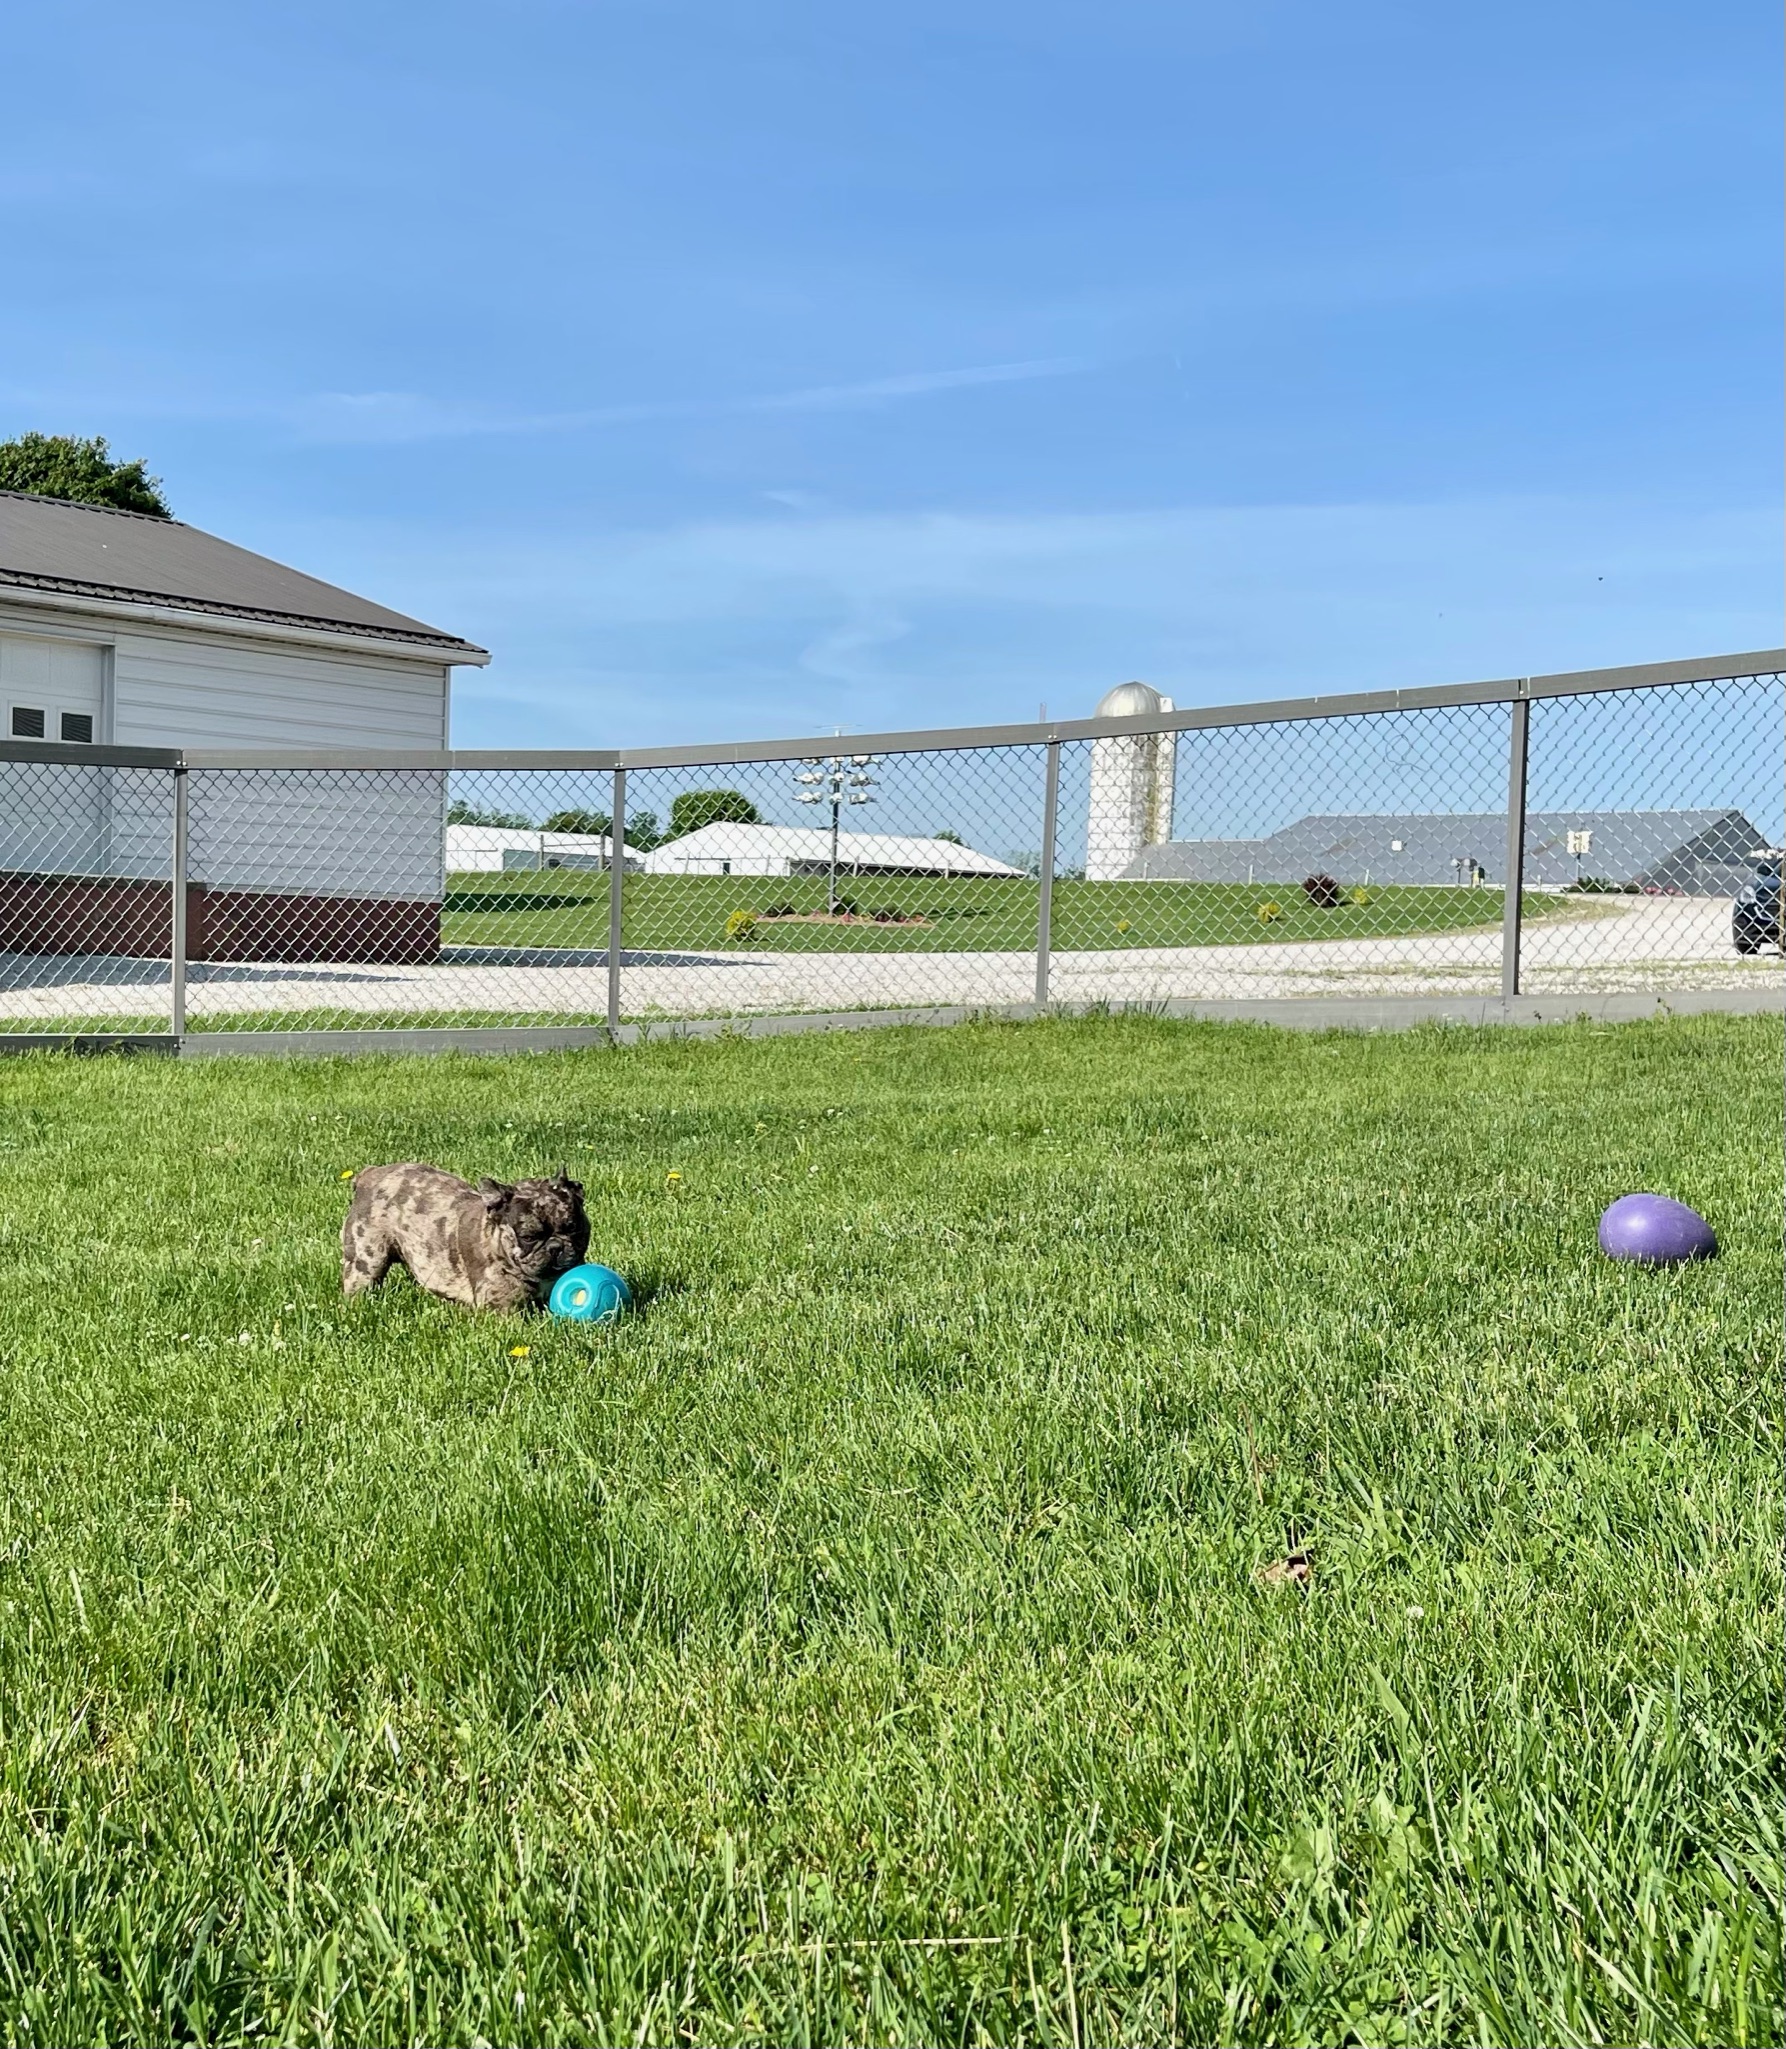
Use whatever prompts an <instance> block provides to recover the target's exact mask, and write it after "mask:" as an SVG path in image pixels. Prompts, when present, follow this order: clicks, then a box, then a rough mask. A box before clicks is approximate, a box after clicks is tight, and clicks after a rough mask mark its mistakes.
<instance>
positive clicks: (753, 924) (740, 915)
mask: <svg viewBox="0 0 1786 2049" xmlns="http://www.w3.org/2000/svg"><path fill="white" fill-rule="evenodd" d="M756 929H757V914H756V912H755V911H734V912H733V913H732V914H731V916H730V917H729V918H727V920H726V937H727V938H728V939H729V940H732V941H734V942H737V941H740V940H745V939H748V938H749V937H750V936H751V934H752V933H753V932H755V931H756Z"/></svg>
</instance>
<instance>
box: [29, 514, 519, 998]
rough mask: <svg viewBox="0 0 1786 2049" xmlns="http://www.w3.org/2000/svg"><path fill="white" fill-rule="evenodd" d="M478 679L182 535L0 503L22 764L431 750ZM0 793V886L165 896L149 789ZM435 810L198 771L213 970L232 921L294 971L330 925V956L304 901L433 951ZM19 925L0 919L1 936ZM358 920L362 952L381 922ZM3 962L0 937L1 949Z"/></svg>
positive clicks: (386, 618) (307, 586)
mask: <svg viewBox="0 0 1786 2049" xmlns="http://www.w3.org/2000/svg"><path fill="white" fill-rule="evenodd" d="M488 660H489V656H488V655H487V653H486V652H485V651H484V649H482V648H480V647H477V646H474V645H473V644H472V643H471V642H469V641H466V640H462V639H460V638H459V637H458V636H457V635H455V634H451V633H447V632H444V631H442V630H441V629H440V628H439V627H435V626H429V625H426V624H424V623H423V622H422V621H421V620H419V619H412V618H410V617H408V616H407V615H406V614H404V613H401V612H396V611H392V610H391V609H390V608H389V607H387V606H384V605H379V604H375V603H373V602H372V601H371V600H370V599H367V598H362V597H359V596H356V595H355V594H354V593H353V592H351V591H345V590H341V589H339V588H337V587H336V586H335V585H333V584H328V583H324V582H322V581H320V580H319V579H318V578H316V577H312V576H306V575H305V574H303V573H302V572H301V571H299V570H296V569H291V568H288V567H287V566H286V565H284V564H283V563H279V562H274V561H270V560H269V559H268V558H267V557H265V556H262V555H256V554H253V553H251V552H250V551H249V550H248V549H246V548H239V547H236V546H235V545H234V544H233V543H231V542H229V541H225V540H221V539H219V538H218V537H217V536H216V535H214V534H208V533H204V532H202V531H200V529H198V528H197V527H192V526H187V525H185V524H184V523H183V522H181V521H178V520H166V519H154V518H150V517H147V516H145V515H142V514H139V513H129V512H118V511H113V510H111V509H109V508H106V507H100V506H93V505H83V504H74V503H69V502H67V501H65V500H61V499H55V498H46V497H39V496H36V495H33V494H29V493H22V492H11V491H5V492H0V720H3V721H4V725H3V727H0V730H3V731H4V733H5V735H6V737H7V738H8V739H9V740H12V741H15V742H21V743H25V745H26V746H27V747H28V745H29V743H31V742H32V741H46V742H50V743H54V744H59V745H64V746H66V745H69V744H72V745H75V746H80V745H85V744H90V743H99V744H111V745H116V746H150V747H177V746H186V747H205V746H211V747H228V746H239V747H248V748H255V747H318V748H324V747H326V748H336V747H365V748H397V747H409V748H430V749H432V748H441V747H445V746H447V745H448V744H449V741H450V732H451V728H450V704H451V680H452V672H453V670H454V669H455V668H456V667H461V666H481V665H482V664H483V663H485V662H487V661H488ZM0 774H3V775H4V780H5V797H6V802H5V805H4V808H3V810H0V876H4V877H8V878H13V879H14V880H15V881H16V880H17V879H18V878H20V877H23V876H30V877H33V878H37V879H41V878H43V877H45V876H56V877H61V878H75V877H89V878H130V877H137V878H144V879H147V878H150V877H156V876H161V877H165V875H166V873H167V841H168V818H167V802H166V790H165V787H164V783H165V779H158V778H154V777H149V776H145V775H143V774H142V773H141V772H133V771H130V770H125V769H116V770H114V769H104V768H100V767H97V766H95V767H94V768H91V769H83V768H74V769H65V770H63V771H61V772H59V773H58V772H54V771H52V770H51V769H50V768H48V767H46V766H40V765H37V764H31V765H29V766H22V765H20V764H16V763H15V764H13V765H11V766H7V767H5V768H4V769H3V770H0ZM443 811H444V782H443V779H438V778H434V777H430V776H426V775H420V774H415V775H406V776H403V777H395V776H393V777H389V778H386V779H384V780H383V781H381V782H374V781H373V779H371V778H366V779H364V780H362V779H359V778H345V777H342V776H339V775H327V774H303V773H299V772H294V771H283V772H280V773H279V774H278V775H267V776H265V777H261V778H252V779H251V778H247V777H243V776H232V777H229V778H224V777H217V778H214V779H208V778H206V777H205V776H204V775H203V774H202V773H200V772H194V774H193V776H192V779H191V841H190V872H191V875H192V879H193V882H194V885H195V889H196V890H197V891H198V892H199V895H200V898H201V899H202V898H203V897H204V896H206V895H207V894H208V895H209V896H210V897H211V899H212V903H211V911H212V914H213V915H212V916H211V917H210V919H209V925H210V928H211V929H212V931H213V932H214V933H215V934H219V935H221V934H222V933H223V931H224V929H225V927H226V926H231V928H232V929H236V931H237V936H236V939H235V940H234V941H226V940H225V939H223V938H221V937H219V938H218V940H217V943H218V945H219V946H222V947H224V948H225V951H222V952H214V953H213V955H212V957H214V958H241V957H244V956H243V952H242V950H241V949H242V946H243V945H244V944H245V942H244V941H243V940H242V938H241V931H240V929H238V928H243V926H244V921H245V920H246V922H247V924H249V925H252V924H254V923H256V922H259V923H261V924H263V925H264V924H268V923H271V922H274V921H277V922H278V923H279V925H280V926H281V927H282V929H283V933H284V941H283V943H282V951H283V952H284V953H285V957H287V958H291V957H293V953H292V946H291V943H290V942H291V939H292V936H293V934H294V932H300V931H301V929H302V928H303V926H304V925H305V922H306V920H307V921H308V924H309V925H310V926H311V927H314V928H315V929H316V930H317V931H319V932H320V931H322V929H323V928H324V927H325V926H327V925H329V924H330V922H331V918H332V922H333V924H334V926H335V927H336V928H337V933H336V940H335V942H334V946H335V947H336V948H338V946H339V944H340V933H341V929H344V927H343V918H342V916H341V915H337V914H325V910H324V909H323V908H321V907H319V904H320V900H333V901H334V902H335V903H336V904H337V905H345V904H347V903H350V902H353V903H358V904H363V905H367V906H377V905H379V904H391V905H403V906H407V907H408V908H407V909H406V910H405V911H404V913H403V914H402V915H401V917H399V918H397V921H396V922H397V923H398V924H401V925H403V926H404V928H405V929H406V930H409V931H411V933H412V935H413V933H415V932H420V931H421V930H422V929H423V927H424V926H425V925H426V924H427V922H428V918H427V917H426V916H423V915H421V914H420V911H419V907H420V906H422V905H428V906H431V907H432V910H431V913H430V914H429V915H431V917H432V921H433V925H434V929H435V931H436V934H437V932H438V907H439V902H440V897H441V892H442V886H443V880H444V878H443V873H442V856H443V842H442V817H443ZM13 893H14V895H17V891H16V889H15V891H14V892H13ZM114 894H115V892H114ZM254 894H258V895H259V897H260V898H262V899H272V898H277V899H281V900H282V901H281V902H279V903H275V902H273V901H270V900H265V901H262V902H261V903H260V904H259V905H258V907H257V906H254V905H248V904H246V903H245V902H242V901H237V902H235V904H234V908H233V910H232V912H231V913H230V917H229V918H225V917H224V916H223V906H224V903H225V900H226V899H245V898H246V897H248V896H249V895H254ZM306 906H308V908H305V907H306ZM257 909H258V912H259V917H258V920H257V918H256V916H255V915H254V914H255V912H256V910H257ZM201 913H202V903H201ZM19 915H20V914H18V913H17V912H16V910H15V914H14V915H13V916H12V917H11V918H10V919H9V918H8V917H7V915H6V906H5V904H4V903H3V902H0V925H7V924H10V925H16V924H17V923H18V917H19ZM354 915H355V919H356V920H357V924H358V928H359V937H360V941H362V942H363V943H364V944H365V945H367V946H368V947H371V948H373V949H376V948H377V946H378V944H379V943H380V942H379V938H378V932H379V928H380V926H381V919H380V914H379V913H378V911H377V910H376V909H374V908H369V909H367V910H365V911H363V912H356V913H355V914H354ZM232 921H233V924H232ZM383 924H384V925H385V926H387V927H390V929H391V930H392V931H394V930H395V926H393V925H392V921H391V919H390V918H386V919H385V920H383ZM198 925H199V930H200V932H201V933H202V931H203V930H204V929H205V925H206V920H205V918H204V917H203V915H201V916H200V918H199V920H198ZM388 938H389V934H388V933H387V939H388ZM19 943H20V936H19V934H18V933H17V932H16V931H8V930H0V946H8V945H10V946H17V945H18V944H19ZM300 943H301V942H300ZM393 943H394V942H393ZM436 943H437V940H436ZM232 945H233V946H234V948H235V950H234V951H233V952H232V951H229V950H228V949H229V947H231V946H232ZM196 951H197V949H196V947H195V952H196ZM199 957H203V956H202V955H200V956H199ZM298 957H301V953H300V955H299V956H298ZM319 957H323V956H319ZM330 957H336V958H339V957H343V956H342V955H341V953H340V952H339V951H338V950H332V952H331V955H330ZM378 957H386V956H385V955H383V954H379V955H378Z"/></svg>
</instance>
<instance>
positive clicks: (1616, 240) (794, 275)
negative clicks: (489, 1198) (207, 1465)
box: [0, 0, 1781, 745]
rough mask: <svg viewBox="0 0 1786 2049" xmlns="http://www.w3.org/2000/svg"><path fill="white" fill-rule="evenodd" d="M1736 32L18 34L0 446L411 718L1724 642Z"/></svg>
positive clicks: (1518, 6)
mask: <svg viewBox="0 0 1786 2049" xmlns="http://www.w3.org/2000/svg"><path fill="white" fill-rule="evenodd" d="M1778 45H1779V27H1778V21H1777V9H1776V8H1775V7H1774V6H1773V5H1772V4H1771V0H1769V4H1765V5H1764V4H1762V0H1720V4H1719V5H1717V6H1715V7H1698V8H1693V7H1688V6H1685V5H1682V4H1681V0H1669V4H1666V5H1657V4H1649V0H1617V4H1613V0H1545V4H1537V0H1500V4H1496V5H1494V6H1487V5H1475V6H1471V5H1464V6H1454V7H1434V6H1432V5H1430V4H1424V5H1414V4H1405V5H1390V4H1381V0H1355V4H1353V5H1351V6H1348V7H1341V8H1336V7H1333V6H1331V5H1316V4H1309V0H1245V4H1241V0H1225V4H1204V0H1176V4H1160V5H1156V4H1152V0H1132V4H1125V0H1103V4H1101V5H1099V4H1080V0H1023V4H1009V5H1006V4H984V0H955V4H952V5H948V6H943V5H939V4H936V0H902V4H901V5H900V6H898V7H897V8H894V7H879V8H875V7H868V6H856V7H838V6H836V5H834V4H831V5H818V4H804V0H758V4H756V5H753V6H750V7H744V6H740V5H736V4H734V5H731V6H722V5H718V4H712V0H686V4H684V0H651V4H631V0H614V4H600V0H596V4H548V5H542V4H535V0H505V4H503V5H502V6H500V7H497V6H493V5H492V6H478V7H471V6H463V5H454V4H450V0H445V4H443V0H436V4H433V5H430V6H427V7H422V6H419V5H409V4H378V0H362V4H359V5H356V6H353V7H351V8H349V7H346V6H341V5H336V4H332V0H309V4H307V5H305V6H304V7H302V8H299V7H270V8H260V7H256V8H242V7H240V6H192V5H182V4H179V0H167V4H163V5H160V6H157V7H155V8H147V9H145V8H142V7H140V6H131V7H127V6H123V5H117V4H111V0H96V4H88V5H82V6H78V7H62V8H36V9H31V10H20V11H19V12H18V14H17V18H16V19H14V20H13V21H12V22H10V23H9V28H8V55H9V67H8V68H9V71H10V73H11V76H12V90H11V91H10V92H9V95H8V120H7V123H6V128H5V132H4V134H3V135H0V239H3V241H4V246H5V248H6V251H7V271H8V289H7V291H6V292H5V293H4V294H3V295H0V434H6V433H11V432H16V431H18V430H20V429H24V428H30V427H35V428H40V429H43V430H45V431H50V432H70V433H95V432H97V433H104V434H106V435H107V436H108V437H109V438H110V439H111V441H112V444H113V446H114V448H115V449H116V450H117V451H118V452H120V453H122V454H126V455H137V454H141V455H144V456H146V457H147V458H148V460H149V463H150V466H151V468H152V469H154V470H155V471H157V472H158V473H159V474H160V475H162V476H163V477H164V478H165V480H166V483H167V487H168V492H169V496H170V498H171V499H172V501H173V504H174V509H175V511H176V513H177V514H179V515H180V516H181V517H183V518H186V519H190V520H192V521H194V522H195V523H196V524H198V525H201V526H205V527H209V528H211V529H213V530H214V531H217V532H220V533H223V534H226V535H228V536H229V537H230V538H232V539H234V540H238V541H240V542H242V543H244V544H245V545H247V546H249V547H254V548H259V549H261V550H263V551H265V552H266V553H268V554H272V555H276V556H279V557H281V558H282V559H285V560H288V561H291V562H294V563H296V564H297V565H299V566H300V567H302V568H306V569H309V570H311V571H313V572H315V573H317V574H320V575H324V576H328V577H331V578H333V579H335V580H336V581H339V582H341V583H344V584H347V585H349V586H351V587H352V588H355V589H358V590H362V591H364V592H366V593H367V594H368V595H370V596H373V597H376V598H379V599H382V600H384V601H385V602H388V603H391V604H395V605H398V606H400V607H402V608H404V609H406V610H410V611H413V612H416V613H418V614H420V615H421V616H422V617H424V618H427V619H430V620H433V621H436V622H437V623H439V624H441V625H444V626H447V627H449V628H451V629H453V630H455V631H458V632H462V633H464V634H466V635H467V636H469V637H471V638H473V639H477V640H480V641H482V642H483V643H484V644H486V645H487V646H489V647H491V648H492V649H494V651H495V654H496V660H495V662H494V663H493V665H492V666H491V668H490V669H489V670H488V671H487V672H485V673H484V674H483V675H481V676H469V677H466V676H463V675H462V678H461V682H460V685H459V689H458V692H457V696H456V709H455V725H456V734H457V737H458V738H459V739H460V740H461V741H462V742H463V743H465V744H472V745H475V744H486V745H487V744H495V743H498V742H505V741H506V742H511V743H517V744H532V745H550V744H554V743H564V744H576V743H582V744H587V745H601V744H629V743H632V744H636V743H642V742H649V741H651V740H654V739H657V740H686V739H715V738H732V737H745V736H751V735H756V734H763V735H774V734H791V733H801V732H809V731H818V730H827V729H829V728H830V727H832V726H835V725H842V726H844V727H846V728H851V729H855V730H868V729H874V728H880V727H887V726H898V725H931V724H953V723H958V722H968V721H981V720H1000V719H1019V718H1029V717H1033V716H1034V715H1035V713H1036V709H1037V706H1038V705H1039V704H1041V703H1043V702H1046V703H1047V705H1048V706H1049V708H1050V710H1051V711H1052V712H1054V713H1056V714H1062V715H1072V714H1082V713H1084V712H1087V711H1089V710H1090V709H1091V707H1092V705H1093V703H1094V702H1095V701H1096V699H1097V697H1098V696H1099V695H1100V694H1101V693H1102V692H1103V690H1104V689H1106V688H1107V687H1108V686H1109V685H1110V684H1111V683H1113V682H1117V681H1121V680H1123V679H1125V678H1128V677H1131V676H1141V677H1145V678H1146V679H1148V680H1149V681H1152V682H1154V683H1157V684H1158V685H1159V686H1160V687H1162V688H1163V689H1165V690H1167V691H1169V692H1170V693H1171V694H1172V695H1174V696H1175V697H1176V698H1177V699H1178V700H1179V701H1180V702H1181V703H1186V704H1193V703H1219V702H1223V701H1225V700H1230V699H1251V698H1257V697H1264V696H1275V695H1286V694H1301V693H1303V692H1306V691H1311V690H1344V689H1351V688H1366V687H1372V686H1376V685H1380V684H1389V683H1412V682H1430V681H1441V680H1446V679H1450V678H1458V677H1466V676H1477V675H1506V674H1518V673H1525V672H1529V671H1534V670H1549V669H1558V668H1568V667H1578V666H1593V665H1597V664H1600V663H1611V662H1622V661H1641V660H1652V659H1664V658H1667V657H1670V656H1676V655H1686V654H1694V653H1700V652H1705V651H1709V650H1715V649H1722V648H1737V647H1749V646H1760V645H1766V644H1769V643H1771V642H1773V641H1774V640H1776V639H1777V638H1778V637H1779V606H1780V576H1779V560H1778V558H1779V546H1778V534H1779V525H1778V512H1779V502H1778V501H1779V496H1780V493H1779V478H1778V450H1779V445H1780V420H1779V411H1778V377H1777V361H1778V345H1779V327H1780V306H1779V280H1778V272H1779V265H1778V249H1779V241H1780V226H1781V223H1780V218H1779V203H1778V188H1779V176H1778V168H1779V148H1780V135H1779V116H1778V108H1777V98H1778V93H1777V80H1778V75H1779V60H1780V50H1779V47H1778ZM28 82H32V83H29V84H28ZM22 87H25V88H26V89H21V88H22Z"/></svg>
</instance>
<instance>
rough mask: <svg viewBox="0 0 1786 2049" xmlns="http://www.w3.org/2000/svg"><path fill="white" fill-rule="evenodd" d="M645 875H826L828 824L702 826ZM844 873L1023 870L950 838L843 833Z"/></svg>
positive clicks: (840, 856)
mask: <svg viewBox="0 0 1786 2049" xmlns="http://www.w3.org/2000/svg"><path fill="white" fill-rule="evenodd" d="M639 865H640V867H642V868H643V869H644V871H645V873H646V874H647V875H825V874H828V873H829V872H830V866H831V834H830V831H829V830H828V829H827V828H826V827H824V826H807V825H737V824H730V823H716V824H713V825H703V826H702V827H701V828H700V829H699V830H698V831H696V832H689V833H684V834H683V835H682V837H681V838H680V839H673V840H666V841H665V842H664V844H663V845H662V846H661V847H657V848H654V849H653V851H652V852H650V853H649V854H646V855H645V856H644V857H643V859H642V860H641V861H640V863H639ZM837 872H838V873H839V874H840V875H988V876H991V875H1003V876H1021V875H1022V873H1023V871H1022V869H1020V868H1013V867H1011V866H1010V865H1009V864H1008V863H1007V862H1004V861H995V860H994V859H993V858H992V856H991V855H990V854H979V853H976V852H975V851H974V849H973V848H972V847H963V846H957V845H956V844H955V842H954V841H953V840H938V839H921V838H915V837H907V836H905V835H903V834H900V833H891V832H840V833H839V834H838V836H837Z"/></svg>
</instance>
